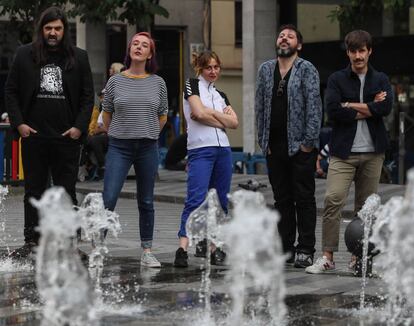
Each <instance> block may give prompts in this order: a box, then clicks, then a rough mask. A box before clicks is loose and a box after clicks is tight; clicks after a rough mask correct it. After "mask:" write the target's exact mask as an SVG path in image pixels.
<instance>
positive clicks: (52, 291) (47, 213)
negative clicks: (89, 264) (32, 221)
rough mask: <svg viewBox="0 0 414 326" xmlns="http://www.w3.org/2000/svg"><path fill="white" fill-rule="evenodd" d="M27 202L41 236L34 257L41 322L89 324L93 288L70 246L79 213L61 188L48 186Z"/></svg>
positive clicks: (91, 322)
mask: <svg viewBox="0 0 414 326" xmlns="http://www.w3.org/2000/svg"><path fill="white" fill-rule="evenodd" d="M31 203H32V204H33V206H35V207H36V208H37V209H38V211H39V216H40V223H39V231H40V233H41V235H42V236H41V238H40V243H39V247H38V250H37V257H36V283H37V288H38V291H39V294H40V296H41V298H42V300H43V301H44V308H43V322H42V325H45V326H46V325H48V326H61V325H71V326H84V325H93V320H94V316H93V315H91V313H92V311H93V310H92V309H91V307H92V306H93V304H94V299H95V298H94V294H93V290H92V287H91V285H90V283H89V278H88V272H87V270H86V268H85V267H84V266H83V265H82V262H81V260H80V258H79V255H78V253H77V251H76V250H75V249H74V248H73V238H75V237H76V230H77V229H78V228H79V227H80V226H81V224H82V221H81V218H80V216H79V215H78V214H77V213H76V212H75V210H74V208H73V206H72V201H71V199H70V198H69V196H68V195H67V193H66V192H65V190H64V189H63V188H62V187H53V188H50V189H48V190H47V191H46V192H45V193H44V194H43V196H42V198H41V199H40V200H34V199H31Z"/></svg>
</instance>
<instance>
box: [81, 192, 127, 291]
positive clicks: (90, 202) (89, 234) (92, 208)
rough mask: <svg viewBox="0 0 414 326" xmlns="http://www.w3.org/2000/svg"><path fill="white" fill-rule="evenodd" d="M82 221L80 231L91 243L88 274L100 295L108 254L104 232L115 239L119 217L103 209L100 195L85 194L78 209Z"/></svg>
mask: <svg viewBox="0 0 414 326" xmlns="http://www.w3.org/2000/svg"><path fill="white" fill-rule="evenodd" d="M78 215H79V216H80V218H81V220H82V229H83V230H84V232H85V236H86V239H87V240H91V242H92V248H93V249H92V252H91V253H90V254H89V274H90V276H91V278H92V280H94V282H95V291H96V292H97V293H101V289H100V282H101V278H102V271H103V265H104V264H103V261H104V257H105V255H106V254H107V253H108V247H107V246H106V243H105V238H106V234H105V233H106V232H111V233H112V235H113V236H115V237H117V236H118V232H120V231H121V225H120V224H119V215H118V214H117V213H115V212H112V211H109V210H107V209H105V206H104V202H103V199H102V194H101V193H90V194H87V195H86V197H85V199H84V200H83V202H82V204H81V206H80V207H79V209H78Z"/></svg>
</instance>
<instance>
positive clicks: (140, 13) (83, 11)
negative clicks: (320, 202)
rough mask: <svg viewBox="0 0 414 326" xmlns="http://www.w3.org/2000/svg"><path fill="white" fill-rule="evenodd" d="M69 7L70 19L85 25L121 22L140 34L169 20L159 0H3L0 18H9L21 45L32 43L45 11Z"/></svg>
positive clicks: (0, 2)
mask: <svg viewBox="0 0 414 326" xmlns="http://www.w3.org/2000/svg"><path fill="white" fill-rule="evenodd" d="M68 3H70V4H72V5H73V7H72V8H71V9H70V10H69V11H68V15H69V16H72V17H74V16H80V19H81V21H82V22H86V21H87V22H91V23H105V22H106V21H108V20H121V21H124V22H126V23H128V24H130V25H136V26H137V29H138V30H150V29H151V27H152V26H153V24H154V16H156V15H160V16H163V17H168V16H169V14H168V11H167V10H166V9H165V8H164V7H162V6H160V5H159V0H0V15H8V16H9V18H10V25H11V26H12V28H13V29H15V30H18V31H19V34H20V35H19V39H20V41H21V42H22V43H27V42H30V41H31V39H32V34H33V30H34V25H35V23H36V22H35V19H37V18H38V17H39V15H40V13H41V12H42V11H43V10H44V9H46V8H47V7H50V6H59V7H62V6H65V5H66V4H68ZM67 7H69V6H67Z"/></svg>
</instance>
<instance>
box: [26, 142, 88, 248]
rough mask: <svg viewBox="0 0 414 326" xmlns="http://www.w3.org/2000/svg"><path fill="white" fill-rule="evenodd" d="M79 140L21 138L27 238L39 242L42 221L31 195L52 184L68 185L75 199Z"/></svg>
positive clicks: (41, 191)
mask: <svg viewBox="0 0 414 326" xmlns="http://www.w3.org/2000/svg"><path fill="white" fill-rule="evenodd" d="M79 154H80V144H79V142H78V141H72V140H69V139H68V140H65V141H63V140H61V141H59V140H49V139H41V138H34V137H28V138H22V161H23V170H24V181H25V182H24V191H25V193H24V240H25V242H26V243H27V242H35V243H38V242H39V236H40V234H39V232H37V231H36V230H35V228H36V227H37V226H38V225H39V215H38V213H37V209H36V208H35V207H33V206H32V204H31V203H30V201H29V200H30V198H35V199H40V197H41V196H42V194H43V192H44V191H45V190H46V188H48V186H49V184H50V179H49V176H50V175H51V176H52V181H53V185H55V186H62V187H63V188H65V190H66V191H67V193H68V194H69V196H70V197H71V198H72V201H73V204H74V205H76V204H77V200H76V188H75V185H76V179H77V176H78V165H79Z"/></svg>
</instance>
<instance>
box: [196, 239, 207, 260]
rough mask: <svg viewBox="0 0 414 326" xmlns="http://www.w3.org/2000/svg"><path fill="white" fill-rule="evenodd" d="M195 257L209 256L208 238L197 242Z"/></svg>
mask: <svg viewBox="0 0 414 326" xmlns="http://www.w3.org/2000/svg"><path fill="white" fill-rule="evenodd" d="M194 256H195V257H201V258H206V257H207V240H206V239H204V240H201V241H199V242H198V243H197V244H196V251H195V254H194Z"/></svg>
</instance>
